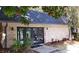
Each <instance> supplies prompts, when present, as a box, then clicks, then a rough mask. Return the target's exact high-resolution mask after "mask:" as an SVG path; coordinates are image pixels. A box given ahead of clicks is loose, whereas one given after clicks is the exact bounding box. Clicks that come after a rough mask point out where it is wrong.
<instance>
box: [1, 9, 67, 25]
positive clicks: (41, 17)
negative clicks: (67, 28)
mask: <svg viewBox="0 0 79 59" xmlns="http://www.w3.org/2000/svg"><path fill="white" fill-rule="evenodd" d="M26 15H27V16H28V17H29V21H31V23H33V24H67V18H66V17H65V16H62V17H60V18H59V19H55V18H54V17H52V16H49V15H48V14H46V13H43V12H38V11H33V10H30V11H28V12H27V14H26ZM19 18H20V16H14V17H13V18H10V19H12V20H9V18H8V17H7V16H5V15H4V14H3V13H2V12H1V11H0V21H1V20H2V21H8V20H9V21H12V22H19Z"/></svg>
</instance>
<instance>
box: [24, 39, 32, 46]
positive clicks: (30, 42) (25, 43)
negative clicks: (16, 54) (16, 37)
mask: <svg viewBox="0 0 79 59" xmlns="http://www.w3.org/2000/svg"><path fill="white" fill-rule="evenodd" d="M31 45H32V40H31V39H29V38H28V39H24V44H23V46H24V47H29V46H31Z"/></svg>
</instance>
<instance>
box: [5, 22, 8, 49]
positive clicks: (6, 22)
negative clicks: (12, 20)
mask: <svg viewBox="0 0 79 59" xmlns="http://www.w3.org/2000/svg"><path fill="white" fill-rule="evenodd" d="M7 26H8V23H7V22H6V26H5V29H4V32H5V34H6V36H5V40H4V46H5V48H7Z"/></svg>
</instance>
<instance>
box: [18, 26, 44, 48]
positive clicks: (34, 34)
mask: <svg viewBox="0 0 79 59" xmlns="http://www.w3.org/2000/svg"><path fill="white" fill-rule="evenodd" d="M28 37H29V38H30V39H32V47H38V46H40V44H42V43H44V28H43V27H28V28H27V27H18V28H17V39H18V40H20V41H23V40H24V38H28Z"/></svg>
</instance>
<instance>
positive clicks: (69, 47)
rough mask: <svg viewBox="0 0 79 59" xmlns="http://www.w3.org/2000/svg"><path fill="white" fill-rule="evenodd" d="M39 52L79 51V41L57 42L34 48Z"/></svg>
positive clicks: (34, 50)
mask: <svg viewBox="0 0 79 59" xmlns="http://www.w3.org/2000/svg"><path fill="white" fill-rule="evenodd" d="M32 50H33V52H38V53H79V42H78V41H65V42H64V43H55V44H51V45H43V46H40V47H37V48H33V49H32Z"/></svg>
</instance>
